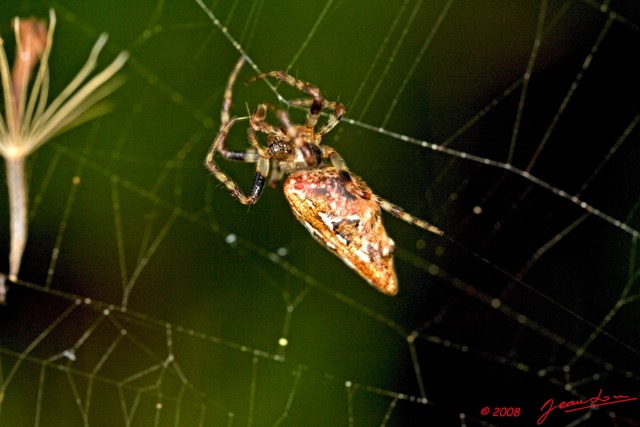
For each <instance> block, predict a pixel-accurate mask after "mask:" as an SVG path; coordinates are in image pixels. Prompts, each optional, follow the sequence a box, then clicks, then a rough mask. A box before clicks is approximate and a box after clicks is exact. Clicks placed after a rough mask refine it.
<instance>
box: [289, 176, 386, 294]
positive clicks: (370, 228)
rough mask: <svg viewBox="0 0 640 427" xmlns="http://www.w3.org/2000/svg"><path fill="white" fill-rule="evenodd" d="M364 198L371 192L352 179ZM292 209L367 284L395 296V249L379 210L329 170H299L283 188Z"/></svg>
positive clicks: (313, 234)
mask: <svg viewBox="0 0 640 427" xmlns="http://www.w3.org/2000/svg"><path fill="white" fill-rule="evenodd" d="M351 178H352V180H353V182H354V183H355V185H357V186H358V187H359V189H360V190H362V193H367V194H369V193H371V189H370V188H369V187H367V185H366V184H365V183H364V181H362V179H360V178H359V177H358V176H356V175H353V174H351ZM284 194H285V196H286V198H287V200H288V202H289V205H290V206H291V210H292V211H293V213H294V214H295V215H296V217H297V218H298V220H299V221H300V222H301V223H302V224H303V225H304V226H305V227H306V228H307V230H308V231H309V232H310V233H311V235H312V236H313V237H314V238H315V239H316V240H317V241H318V242H319V243H320V244H322V245H323V246H325V247H326V248H327V249H328V250H330V251H331V252H333V253H334V254H336V255H337V256H338V257H340V258H341V259H342V260H343V261H344V262H345V263H346V264H347V265H348V266H349V267H351V268H352V269H353V270H355V271H356V272H357V273H358V274H359V275H360V276H362V278H364V279H365V280H366V281H367V282H369V284H371V285H372V286H373V287H375V288H376V289H378V290H379V291H380V292H382V293H384V294H387V295H395V294H397V293H398V280H397V277H396V272H395V268H394V263H393V253H394V250H395V244H394V242H393V240H392V239H391V238H390V237H389V236H388V235H387V232H386V230H385V228H384V225H383V224H382V215H381V211H380V206H378V204H377V203H376V202H375V201H373V200H370V199H366V198H363V197H360V196H358V195H355V194H353V193H351V192H350V191H349V190H348V188H347V187H346V186H345V184H344V183H343V181H342V179H341V178H340V174H339V172H338V171H337V170H336V169H335V168H333V167H327V168H322V169H310V170H302V171H297V172H294V173H292V174H291V175H289V177H288V178H287V180H286V181H285V183H284Z"/></svg>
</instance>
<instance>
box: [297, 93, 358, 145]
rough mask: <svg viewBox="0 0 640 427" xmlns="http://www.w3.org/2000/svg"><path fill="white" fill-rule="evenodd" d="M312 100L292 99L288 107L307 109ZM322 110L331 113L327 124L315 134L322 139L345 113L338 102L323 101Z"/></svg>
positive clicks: (342, 106)
mask: <svg viewBox="0 0 640 427" xmlns="http://www.w3.org/2000/svg"><path fill="white" fill-rule="evenodd" d="M312 102H313V99H308V98H305V99H294V100H291V101H289V105H290V106H292V107H309V106H310V105H311V103H312ZM322 109H323V110H331V111H333V113H332V114H331V115H329V119H328V120H327V123H325V124H324V126H322V128H321V129H320V130H319V131H318V132H317V133H316V136H318V137H320V138H322V136H324V135H325V134H327V133H329V132H330V131H331V129H333V128H334V127H335V126H336V125H337V124H338V123H339V122H340V120H341V119H342V116H344V114H345V113H346V110H345V108H344V105H342V104H341V103H339V102H333V101H327V100H324V101H323V103H322Z"/></svg>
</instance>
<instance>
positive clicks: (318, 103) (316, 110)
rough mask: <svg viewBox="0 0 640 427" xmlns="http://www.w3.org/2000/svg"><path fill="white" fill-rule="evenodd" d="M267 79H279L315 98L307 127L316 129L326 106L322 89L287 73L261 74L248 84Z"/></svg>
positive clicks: (311, 104) (311, 103)
mask: <svg viewBox="0 0 640 427" xmlns="http://www.w3.org/2000/svg"><path fill="white" fill-rule="evenodd" d="M266 77H273V78H275V79H278V80H280V81H281V82H284V83H286V84H288V85H289V86H293V87H294V88H296V89H298V90H300V91H302V92H305V93H308V94H309V95H311V96H312V97H313V100H311V101H310V108H309V113H308V114H307V122H306V124H305V126H306V127H308V128H312V127H315V125H316V123H318V117H319V116H320V111H321V110H322V106H323V104H324V98H323V97H322V94H321V93H320V89H318V88H317V87H315V86H314V85H312V84H310V83H307V82H304V81H302V80H298V79H296V78H295V77H293V76H290V75H289V74H287V73H285V72H284V71H269V72H267V73H261V74H258V75H257V76H254V77H252V78H250V79H249V80H247V83H253V82H255V81H257V80H261V79H264V78H266Z"/></svg>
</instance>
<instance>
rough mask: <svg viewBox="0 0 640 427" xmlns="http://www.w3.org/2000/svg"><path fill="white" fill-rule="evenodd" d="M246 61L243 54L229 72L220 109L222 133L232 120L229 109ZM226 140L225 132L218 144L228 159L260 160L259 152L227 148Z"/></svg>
mask: <svg viewBox="0 0 640 427" xmlns="http://www.w3.org/2000/svg"><path fill="white" fill-rule="evenodd" d="M244 61H245V58H244V56H241V57H240V59H239V60H238V62H236V65H235V67H233V71H231V74H229V79H228V80H227V86H226V88H225V90H224V99H223V101H222V110H220V134H222V131H223V129H225V128H226V127H227V125H228V124H229V122H230V121H231V116H230V115H229V111H230V110H231V103H232V98H233V86H234V84H235V81H236V79H237V77H238V74H240V69H241V68H242V66H243V65H244ZM229 127H231V126H229ZM226 142H227V138H226V133H225V135H224V138H222V139H221V140H220V141H219V143H218V145H217V151H218V152H219V153H220V154H221V155H222V157H223V158H225V159H226V160H239V161H244V162H251V163H255V162H257V161H258V154H257V153H253V152H252V151H233V150H229V149H227V144H226Z"/></svg>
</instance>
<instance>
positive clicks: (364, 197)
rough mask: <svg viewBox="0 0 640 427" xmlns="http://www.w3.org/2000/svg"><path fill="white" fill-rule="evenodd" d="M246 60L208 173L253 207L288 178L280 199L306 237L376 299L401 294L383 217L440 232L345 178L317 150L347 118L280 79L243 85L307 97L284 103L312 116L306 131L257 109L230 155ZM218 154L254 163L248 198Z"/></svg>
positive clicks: (283, 116)
mask: <svg viewBox="0 0 640 427" xmlns="http://www.w3.org/2000/svg"><path fill="white" fill-rule="evenodd" d="M243 63H244V58H240V60H239V61H238V63H237V64H236V66H235V68H234V69H233V71H232V72H231V75H230V76H229V81H228V83H227V87H226V91H225V95H224V102H223V106H222V112H221V126H220V132H219V133H218V135H217V136H216V138H215V139H214V141H213V143H212V144H211V148H210V149H209V152H208V153H207V157H206V159H205V165H206V166H207V168H208V169H209V170H210V171H211V173H212V174H213V175H214V176H215V177H216V178H217V179H218V180H219V181H220V182H222V183H223V184H224V185H225V186H226V187H227V188H228V189H229V191H230V192H231V195H232V196H233V197H235V198H236V199H238V201H240V203H243V204H245V205H251V204H254V203H256V202H257V201H258V198H259V197H260V195H261V194H262V190H263V189H264V187H265V184H267V182H268V185H269V186H270V187H275V186H277V185H278V184H279V182H280V181H281V180H282V178H283V177H284V175H285V174H289V177H288V178H287V180H286V182H285V185H284V192H285V196H286V198H287V201H288V202H289V205H290V206H291V209H292V211H293V212H294V214H295V215H296V217H297V218H298V220H299V221H300V222H301V223H302V224H303V225H304V226H305V227H306V228H307V230H308V231H309V232H310V233H311V235H312V236H313V237H314V238H315V239H316V240H318V241H319V242H320V243H321V244H322V245H324V246H325V247H326V248H327V249H329V250H330V251H332V252H333V253H335V254H336V255H337V256H338V257H340V258H341V259H342V260H343V261H344V262H345V263H346V264H347V265H348V266H349V267H351V268H353V269H354V270H355V271H356V272H358V274H360V276H362V277H363V278H364V279H365V280H367V281H368V282H369V283H370V284H371V285H372V286H374V287H375V288H377V289H378V290H379V291H380V292H383V293H385V294H387V295H395V294H396V293H397V292H398V285H397V278H396V273H395V269H394V265H393V252H394V248H395V245H394V243H393V240H391V238H389V236H388V235H387V233H386V231H385V229H384V226H383V225H382V217H381V214H380V209H381V208H382V209H384V210H385V211H387V212H389V213H390V214H392V215H393V216H395V217H397V218H400V219H402V220H404V221H407V222H408V223H411V224H413V225H416V226H418V227H420V228H423V229H425V230H428V231H430V232H432V233H436V234H442V231H440V230H439V229H438V228H437V227H434V226H433V225H431V224H429V223H427V222H426V221H423V220H421V219H419V218H416V217H414V216H412V215H410V214H408V213H406V212H405V211H404V210H403V209H402V208H400V207H399V206H396V205H394V204H392V203H390V202H388V201H386V200H384V199H382V198H380V197H378V196H377V195H376V194H374V193H373V192H372V191H371V189H370V188H369V187H368V186H367V185H366V184H365V183H364V181H363V180H362V179H361V178H360V177H358V176H356V175H354V174H352V173H351V172H349V169H348V168H347V165H346V164H345V162H344V160H343V159H342V157H341V156H340V155H339V154H338V152H337V151H335V150H334V149H333V148H331V147H329V146H327V145H324V144H322V145H321V143H322V137H323V136H324V135H326V134H327V133H328V132H329V131H331V129H333V128H334V127H335V126H336V125H337V124H338V122H339V121H340V119H341V118H342V116H343V115H344V113H345V109H344V106H343V105H342V104H340V103H339V102H333V101H327V100H325V99H324V98H323V97H322V95H321V93H320V90H319V89H318V88H316V87H315V86H313V85H311V84H309V83H306V82H304V81H301V80H298V79H296V78H294V77H292V76H290V75H288V74H286V73H284V72H282V71H270V72H268V73H262V74H258V75H257V76H255V77H253V78H251V79H249V81H248V83H251V82H255V81H256V80H260V79H264V78H267V77H273V78H275V79H278V80H280V81H282V82H284V83H286V84H289V85H291V86H293V87H294V88H296V89H299V90H300V91H302V92H305V93H307V94H308V95H311V98H305V99H297V100H293V101H289V102H288V104H289V106H294V107H303V108H309V112H308V113H307V119H306V121H305V123H304V124H302V125H299V124H294V123H292V122H291V120H290V118H289V114H288V113H287V112H286V111H285V110H283V109H281V108H279V107H277V106H276V105H273V104H268V103H263V104H259V105H258V107H257V108H256V110H255V112H254V113H253V114H252V115H251V117H249V128H248V130H247V136H248V139H249V143H250V144H251V147H252V148H250V149H248V150H246V151H232V150H229V149H227V147H226V141H227V136H228V134H229V130H230V129H231V127H232V126H233V125H234V124H235V123H236V121H238V120H239V119H238V118H236V117H233V118H232V117H231V116H230V115H229V110H230V108H231V99H232V90H233V84H234V82H235V80H236V77H237V75H238V73H239V72H240V68H241V67H242V64H243ZM323 110H327V111H328V112H329V116H328V119H327V120H326V122H325V123H324V124H323V125H322V126H320V127H319V129H316V128H317V126H318V119H319V117H320V114H321V112H322V111H323ZM267 112H273V114H275V116H276V117H277V118H278V120H279V122H280V123H279V125H278V126H274V125H271V124H270V123H268V122H267V121H266V117H267ZM258 133H263V134H266V146H262V145H260V143H259V142H258V138H257V134H258ZM216 154H219V155H221V156H222V157H223V158H224V159H227V160H239V161H244V162H249V163H256V172H255V175H254V178H253V184H252V185H251V189H250V190H249V194H248V195H245V193H244V192H243V191H242V189H240V187H239V186H238V184H236V183H235V181H233V180H232V179H231V178H230V177H229V176H228V175H227V174H226V173H225V172H223V171H222V170H221V169H220V168H219V166H218V165H217V163H216V162H215V160H214V157H215V155H216Z"/></svg>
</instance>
